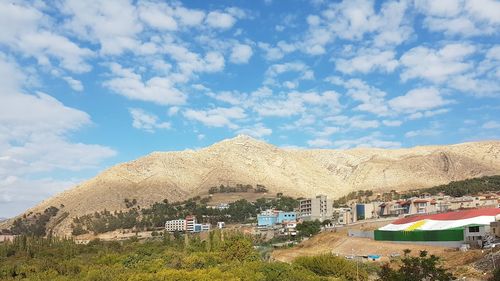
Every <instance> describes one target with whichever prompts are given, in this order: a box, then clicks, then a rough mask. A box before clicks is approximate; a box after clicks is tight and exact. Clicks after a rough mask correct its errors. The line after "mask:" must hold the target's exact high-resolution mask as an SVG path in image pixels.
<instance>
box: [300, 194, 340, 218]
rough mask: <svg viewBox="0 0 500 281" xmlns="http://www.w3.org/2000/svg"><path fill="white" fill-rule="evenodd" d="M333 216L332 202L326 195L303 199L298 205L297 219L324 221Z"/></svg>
mask: <svg viewBox="0 0 500 281" xmlns="http://www.w3.org/2000/svg"><path fill="white" fill-rule="evenodd" d="M332 216H333V200H332V199H328V198H327V196H326V195H318V196H316V197H315V198H310V199H303V200H300V203H299V219H302V220H306V221H307V220H319V221H324V220H326V219H331V218H332Z"/></svg>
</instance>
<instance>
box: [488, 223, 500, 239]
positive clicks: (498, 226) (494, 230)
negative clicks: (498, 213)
mask: <svg viewBox="0 0 500 281" xmlns="http://www.w3.org/2000/svg"><path fill="white" fill-rule="evenodd" d="M490 234H491V235H493V236H495V237H497V238H500V221H494V222H491V223H490Z"/></svg>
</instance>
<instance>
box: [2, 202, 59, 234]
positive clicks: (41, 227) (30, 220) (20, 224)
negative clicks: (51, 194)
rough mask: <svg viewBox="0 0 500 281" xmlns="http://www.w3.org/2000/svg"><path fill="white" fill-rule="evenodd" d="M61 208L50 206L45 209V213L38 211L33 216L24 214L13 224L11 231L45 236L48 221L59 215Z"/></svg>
mask: <svg viewBox="0 0 500 281" xmlns="http://www.w3.org/2000/svg"><path fill="white" fill-rule="evenodd" d="M58 212H59V209H58V208H56V207H53V206H51V207H49V208H47V209H45V211H44V212H43V214H40V213H37V214H34V215H33V216H24V217H22V218H18V219H16V220H15V221H14V223H13V224H12V227H11V228H10V232H11V233H12V234H16V235H17V234H27V235H35V236H45V235H47V234H48V233H47V229H46V227H47V223H48V222H49V221H50V219H51V218H52V217H55V216H57V213H58Z"/></svg>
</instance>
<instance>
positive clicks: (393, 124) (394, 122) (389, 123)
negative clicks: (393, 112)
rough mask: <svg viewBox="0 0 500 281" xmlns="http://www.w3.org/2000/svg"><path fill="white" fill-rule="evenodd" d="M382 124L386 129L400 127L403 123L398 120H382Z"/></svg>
mask: <svg viewBox="0 0 500 281" xmlns="http://www.w3.org/2000/svg"><path fill="white" fill-rule="evenodd" d="M382 124H384V125H385V126H387V127H399V126H401V124H403V122H402V121H400V120H383V121H382Z"/></svg>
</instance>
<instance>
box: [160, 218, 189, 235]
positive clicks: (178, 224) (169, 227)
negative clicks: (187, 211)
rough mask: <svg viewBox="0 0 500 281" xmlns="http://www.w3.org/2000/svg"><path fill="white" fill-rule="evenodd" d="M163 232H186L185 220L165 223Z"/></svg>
mask: <svg viewBox="0 0 500 281" xmlns="http://www.w3.org/2000/svg"><path fill="white" fill-rule="evenodd" d="M165 230H166V231H168V232H175V231H186V220H183V219H179V220H170V221H166V222H165Z"/></svg>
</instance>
